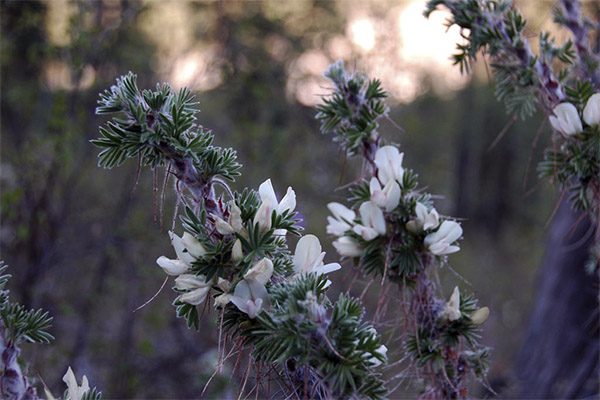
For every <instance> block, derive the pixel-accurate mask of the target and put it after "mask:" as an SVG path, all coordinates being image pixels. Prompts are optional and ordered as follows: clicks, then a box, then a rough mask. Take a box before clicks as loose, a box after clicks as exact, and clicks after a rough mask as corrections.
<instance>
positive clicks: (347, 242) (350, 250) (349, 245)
mask: <svg viewBox="0 0 600 400" xmlns="http://www.w3.org/2000/svg"><path fill="white" fill-rule="evenodd" d="M333 247H335V249H336V250H337V252H338V254H339V255H341V256H342V257H360V256H361V255H362V252H363V250H364V249H363V248H362V246H361V245H360V244H359V243H358V242H357V241H356V240H354V239H352V238H351V237H349V236H342V237H341V238H339V239H338V240H336V241H334V242H333Z"/></svg>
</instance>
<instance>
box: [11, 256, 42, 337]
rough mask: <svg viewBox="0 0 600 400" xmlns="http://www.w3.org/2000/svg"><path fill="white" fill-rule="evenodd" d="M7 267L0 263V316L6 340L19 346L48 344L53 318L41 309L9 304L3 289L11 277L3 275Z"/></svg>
mask: <svg viewBox="0 0 600 400" xmlns="http://www.w3.org/2000/svg"><path fill="white" fill-rule="evenodd" d="M7 269H8V265H4V262H3V261H0V315H1V317H2V322H3V325H4V328H5V329H6V335H7V337H6V338H7V340H9V341H10V342H13V343H15V344H19V343H20V342H21V341H23V340H25V341H27V342H31V343H50V341H51V340H53V339H54V336H52V335H51V334H50V333H49V332H48V330H49V329H50V327H51V326H52V320H53V318H52V317H51V316H50V315H49V314H48V312H47V311H46V312H44V311H43V310H42V309H38V310H28V309H27V308H26V307H25V306H23V305H21V304H18V303H9V301H8V294H9V291H8V290H5V289H4V287H5V286H6V283H7V282H8V280H9V279H10V277H11V275H9V274H5V272H6V270H7Z"/></svg>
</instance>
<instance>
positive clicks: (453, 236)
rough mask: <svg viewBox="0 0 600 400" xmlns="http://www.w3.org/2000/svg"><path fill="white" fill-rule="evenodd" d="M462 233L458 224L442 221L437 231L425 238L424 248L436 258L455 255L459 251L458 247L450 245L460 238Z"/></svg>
mask: <svg viewBox="0 0 600 400" xmlns="http://www.w3.org/2000/svg"><path fill="white" fill-rule="evenodd" d="M462 232H463V230H462V228H461V227H460V224H459V223H457V222H454V221H444V222H442V225H440V228H439V229H438V230H437V231H435V232H433V233H430V234H429V235H427V236H425V241H424V244H425V247H427V249H428V250H429V251H430V252H431V253H433V254H435V255H438V256H439V255H443V254H451V253H456V252H457V251H459V250H460V247H458V246H452V245H451V244H452V243H454V242H455V241H456V240H457V239H458V238H460V237H461V235H462Z"/></svg>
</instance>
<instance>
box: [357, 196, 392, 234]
mask: <svg viewBox="0 0 600 400" xmlns="http://www.w3.org/2000/svg"><path fill="white" fill-rule="evenodd" d="M358 211H359V213H360V219H361V222H362V224H357V225H355V226H354V228H353V230H354V232H356V233H357V234H359V235H360V236H362V238H363V239H364V240H366V241H369V240H373V239H375V238H376V237H377V236H379V235H385V230H386V228H385V218H384V217H383V211H381V208H379V207H377V206H376V205H375V204H374V203H373V202H372V201H366V202H364V203H362V204H361V205H360V208H359V209H358Z"/></svg>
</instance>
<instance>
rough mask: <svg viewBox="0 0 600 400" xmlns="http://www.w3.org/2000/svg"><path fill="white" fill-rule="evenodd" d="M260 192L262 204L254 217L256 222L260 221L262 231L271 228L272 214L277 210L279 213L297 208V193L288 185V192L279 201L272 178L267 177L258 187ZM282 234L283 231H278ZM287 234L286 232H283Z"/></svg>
mask: <svg viewBox="0 0 600 400" xmlns="http://www.w3.org/2000/svg"><path fill="white" fill-rule="evenodd" d="M258 194H259V195H260V200H261V201H262V204H261V205H260V207H259V209H258V211H257V212H256V215H255V217H254V223H255V224H256V223H258V225H259V226H260V228H261V230H262V231H267V230H269V229H271V214H272V213H273V211H275V212H276V213H277V214H278V215H279V214H283V213H284V212H285V211H294V209H295V208H296V193H295V192H294V190H293V189H292V188H291V187H288V189H287V192H286V194H285V196H284V197H283V199H281V202H279V201H277V196H276V195H275V191H274V190H273V185H272V184H271V179H267V180H266V181H264V182H263V183H261V185H260V186H259V187H258ZM276 234H282V232H276ZM283 234H284V235H285V232H283Z"/></svg>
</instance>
